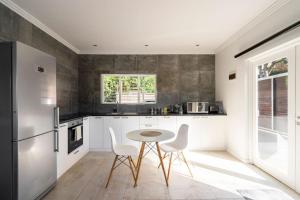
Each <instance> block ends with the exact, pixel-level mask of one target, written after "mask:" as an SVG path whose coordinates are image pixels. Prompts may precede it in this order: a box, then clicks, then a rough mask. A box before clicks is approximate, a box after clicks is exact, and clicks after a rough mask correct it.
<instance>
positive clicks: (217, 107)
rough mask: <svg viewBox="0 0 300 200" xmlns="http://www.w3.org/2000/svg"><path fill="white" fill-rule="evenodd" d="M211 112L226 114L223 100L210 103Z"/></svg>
mask: <svg viewBox="0 0 300 200" xmlns="http://www.w3.org/2000/svg"><path fill="white" fill-rule="evenodd" d="M209 113H211V114H224V109H223V102H222V101H216V102H214V103H211V104H210V105H209Z"/></svg>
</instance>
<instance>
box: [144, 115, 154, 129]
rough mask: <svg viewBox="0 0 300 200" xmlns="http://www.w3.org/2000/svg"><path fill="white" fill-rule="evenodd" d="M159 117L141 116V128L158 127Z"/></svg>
mask: <svg viewBox="0 0 300 200" xmlns="http://www.w3.org/2000/svg"><path fill="white" fill-rule="evenodd" d="M157 128H158V117H157V116H141V117H140V129H157Z"/></svg>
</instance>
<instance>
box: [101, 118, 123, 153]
mask: <svg viewBox="0 0 300 200" xmlns="http://www.w3.org/2000/svg"><path fill="white" fill-rule="evenodd" d="M109 128H112V129H113V130H114V133H115V136H116V140H117V143H119V144H121V143H122V122H121V117H119V116H116V117H105V118H104V134H103V147H104V149H106V150H111V148H112V144H111V136H110V133H109Z"/></svg>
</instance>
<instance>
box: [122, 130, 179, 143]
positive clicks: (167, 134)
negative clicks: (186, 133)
mask: <svg viewBox="0 0 300 200" xmlns="http://www.w3.org/2000/svg"><path fill="white" fill-rule="evenodd" d="M146 131H147V132H148V131H155V132H160V133H161V135H159V136H154V137H149V136H143V135H141V133H143V132H146ZM174 136H175V134H174V133H173V132H171V131H168V130H163V129H140V130H135V131H130V132H129V133H127V138H128V139H130V140H135V141H139V142H162V141H165V140H169V139H172V138H173V137H174Z"/></svg>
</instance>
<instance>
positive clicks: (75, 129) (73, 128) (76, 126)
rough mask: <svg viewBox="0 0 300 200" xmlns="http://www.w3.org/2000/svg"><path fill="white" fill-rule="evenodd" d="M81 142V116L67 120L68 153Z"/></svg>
mask: <svg viewBox="0 0 300 200" xmlns="http://www.w3.org/2000/svg"><path fill="white" fill-rule="evenodd" d="M82 144H83V123H82V118H79V119H75V120H72V121H70V122H68V153H71V152H72V151H74V150H75V149H77V148H78V147H80V146H81V145H82Z"/></svg>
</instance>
